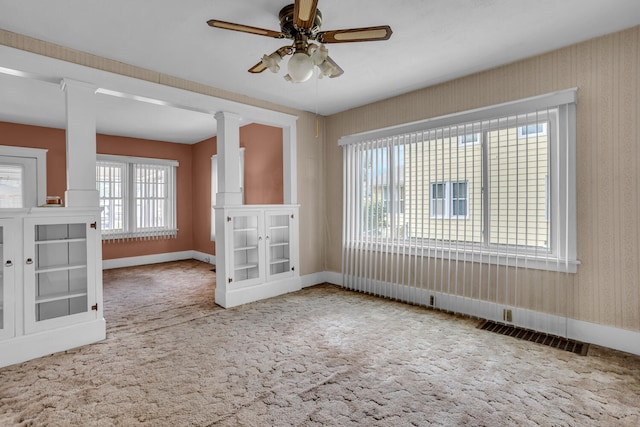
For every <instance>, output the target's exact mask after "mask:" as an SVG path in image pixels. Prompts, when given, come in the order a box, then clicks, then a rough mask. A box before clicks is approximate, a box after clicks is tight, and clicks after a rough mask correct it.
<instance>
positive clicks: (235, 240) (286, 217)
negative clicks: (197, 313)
mask: <svg viewBox="0 0 640 427" xmlns="http://www.w3.org/2000/svg"><path fill="white" fill-rule="evenodd" d="M216 212H217V218H218V220H220V219H222V220H223V224H221V226H220V228H219V229H221V230H224V235H223V236H221V237H222V238H220V239H218V240H216V245H217V246H216V266H217V278H216V302H217V303H218V304H220V305H222V306H223V307H232V306H235V305H239V304H243V303H246V302H250V301H256V300H258V299H262V298H267V297H270V296H275V295H280V294H282V293H286V292H292V291H294V290H298V289H300V278H299V273H298V271H297V262H298V222H297V221H298V218H297V217H298V206H295V205H269V206H264V205H261V206H250V205H244V206H239V207H235V208H229V207H227V208H220V209H218V210H217V211H216Z"/></svg>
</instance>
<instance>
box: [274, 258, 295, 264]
mask: <svg viewBox="0 0 640 427" xmlns="http://www.w3.org/2000/svg"><path fill="white" fill-rule="evenodd" d="M289 261H290V259H289V258H278V259H272V260H271V262H270V263H269V264H270V265H276V264H284V263H285V262H289Z"/></svg>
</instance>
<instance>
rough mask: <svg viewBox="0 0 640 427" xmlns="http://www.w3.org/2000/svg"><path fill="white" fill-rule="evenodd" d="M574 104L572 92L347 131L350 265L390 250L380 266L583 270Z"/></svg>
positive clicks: (346, 247) (346, 254)
mask: <svg viewBox="0 0 640 427" xmlns="http://www.w3.org/2000/svg"><path fill="white" fill-rule="evenodd" d="M575 101H576V91H575V90H568V91H562V92H556V93H552V94H548V95H542V96H539V97H534V98H528V99H525V100H521V101H515V102H510V103H506V104H500V105H496V106H492V107H487V108H482V109H478V110H473V111H467V112H463V113H459V114H454V115H450V116H445V117H440V118H436V119H430V120H426V121H423V122H419V123H411V124H407V125H403V126H398V127H395V128H389V129H381V130H379V131H374V132H368V133H366V134H358V135H351V136H348V137H344V138H342V139H341V141H340V144H341V145H342V146H343V150H344V193H343V194H344V215H343V218H344V220H343V270H344V271H345V272H346V273H347V274H356V275H358V274H362V273H361V272H362V270H361V268H362V266H361V265H358V263H359V260H361V259H365V258H366V259H369V258H368V256H367V254H369V255H370V254H372V253H386V254H391V256H390V257H388V258H387V259H386V261H383V260H382V259H381V263H382V264H381V265H384V264H385V263H387V264H388V263H389V262H391V260H393V259H394V258H393V254H402V255H403V256H404V255H410V256H425V257H437V258H455V259H456V262H458V261H473V262H484V263H491V264H498V265H515V266H521V267H527V268H535V269H547V270H553V271H567V272H575V271H576V265H577V261H576V250H575V245H576V243H575V240H576V236H575ZM363 254H364V255H363ZM376 268H379V267H376Z"/></svg>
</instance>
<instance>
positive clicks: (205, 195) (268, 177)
mask: <svg viewBox="0 0 640 427" xmlns="http://www.w3.org/2000/svg"><path fill="white" fill-rule="evenodd" d="M216 144H217V139H216V138H215V137H214V138H210V139H206V140H204V141H201V142H199V143H197V144H194V145H193V146H192V147H193V151H192V155H193V166H192V167H193V169H192V170H193V185H192V191H193V195H194V196H193V248H194V250H197V251H200V252H204V253H206V254H215V243H214V242H212V241H211V156H213V155H214V154H216V153H217V147H216ZM240 146H241V147H244V149H245V152H244V164H245V175H244V179H245V183H244V186H245V203H246V204H251V205H256V204H260V205H262V204H265V205H268V204H282V203H283V200H284V191H283V157H282V129H280V128H276V127H272V126H266V125H259V124H250V125H247V126H243V127H242V128H240Z"/></svg>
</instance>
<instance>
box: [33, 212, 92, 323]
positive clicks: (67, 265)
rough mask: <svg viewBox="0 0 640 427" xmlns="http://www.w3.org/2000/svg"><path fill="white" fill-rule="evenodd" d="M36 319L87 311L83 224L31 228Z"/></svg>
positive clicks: (85, 254)
mask: <svg viewBox="0 0 640 427" xmlns="http://www.w3.org/2000/svg"><path fill="white" fill-rule="evenodd" d="M35 237H36V239H35V245H36V247H35V259H34V260H33V262H34V264H35V275H36V277H35V279H36V282H35V291H36V292H35V298H36V300H35V304H36V307H35V308H36V312H35V315H36V321H37V322H39V321H43V320H48V319H54V318H56V317H63V316H69V315H72V314H78V313H84V312H87V311H88V303H87V290H88V279H87V240H86V224H84V223H80V224H43V225H36V229H35Z"/></svg>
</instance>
